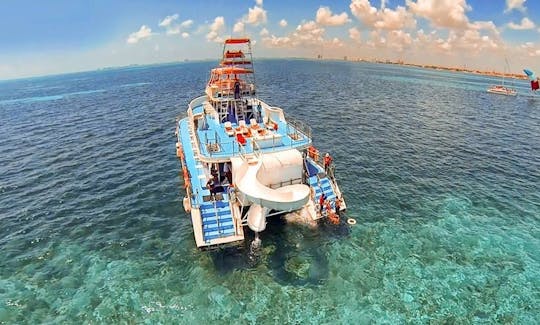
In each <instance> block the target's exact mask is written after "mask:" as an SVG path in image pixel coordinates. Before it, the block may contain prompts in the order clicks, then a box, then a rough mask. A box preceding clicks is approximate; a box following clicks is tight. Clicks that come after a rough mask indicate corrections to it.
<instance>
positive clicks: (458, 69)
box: [358, 60, 527, 80]
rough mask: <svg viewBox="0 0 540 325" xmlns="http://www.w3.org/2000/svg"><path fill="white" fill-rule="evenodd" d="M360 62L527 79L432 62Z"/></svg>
mask: <svg viewBox="0 0 540 325" xmlns="http://www.w3.org/2000/svg"><path fill="white" fill-rule="evenodd" d="M358 61H359V62H374V63H382V64H395V65H403V66H409V67H415V68H423V69H432V70H439V71H451V72H463V73H471V74H477V75H483V76H489V77H505V78H513V79H518V80H527V76H526V75H524V74H517V73H504V72H499V71H482V70H475V69H467V68H456V67H444V66H438V65H432V64H414V63H406V62H402V61H380V60H375V61H367V60H358Z"/></svg>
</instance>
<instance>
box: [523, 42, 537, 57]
mask: <svg viewBox="0 0 540 325" xmlns="http://www.w3.org/2000/svg"><path fill="white" fill-rule="evenodd" d="M521 49H522V50H523V51H525V53H527V55H528V56H530V57H536V56H540V48H538V47H537V46H535V45H534V43H533V42H526V43H525V44H523V45H521Z"/></svg>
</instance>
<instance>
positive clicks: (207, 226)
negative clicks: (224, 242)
mask: <svg viewBox="0 0 540 325" xmlns="http://www.w3.org/2000/svg"><path fill="white" fill-rule="evenodd" d="M199 209H200V211H201V219H202V230H203V239H204V241H205V242H208V241H210V240H212V239H216V238H223V237H228V236H234V235H235V231H234V220H233V216H232V211H231V208H230V206H229V201H228V200H223V201H208V202H204V203H202V204H201V205H200V206H199Z"/></svg>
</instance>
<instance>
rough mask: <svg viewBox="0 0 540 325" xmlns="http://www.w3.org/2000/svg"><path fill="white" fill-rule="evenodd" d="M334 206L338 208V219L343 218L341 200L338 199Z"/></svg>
mask: <svg viewBox="0 0 540 325" xmlns="http://www.w3.org/2000/svg"><path fill="white" fill-rule="evenodd" d="M334 204H335V208H336V214H337V215H338V217H341V214H340V213H339V210H341V199H340V198H337V199H336V202H335V203H334Z"/></svg>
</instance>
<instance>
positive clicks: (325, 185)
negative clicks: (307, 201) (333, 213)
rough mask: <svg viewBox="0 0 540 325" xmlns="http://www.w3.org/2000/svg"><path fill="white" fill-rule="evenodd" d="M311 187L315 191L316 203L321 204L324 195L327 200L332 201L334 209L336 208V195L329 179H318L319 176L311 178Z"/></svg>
mask: <svg viewBox="0 0 540 325" xmlns="http://www.w3.org/2000/svg"><path fill="white" fill-rule="evenodd" d="M309 185H310V186H311V187H313V188H314V189H315V202H316V203H318V202H319V198H320V197H321V195H322V193H324V195H326V199H327V200H329V201H330V204H331V206H332V208H335V201H336V194H335V193H334V189H333V188H332V184H330V179H329V178H328V177H321V178H318V176H317V175H314V176H311V177H309Z"/></svg>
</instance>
